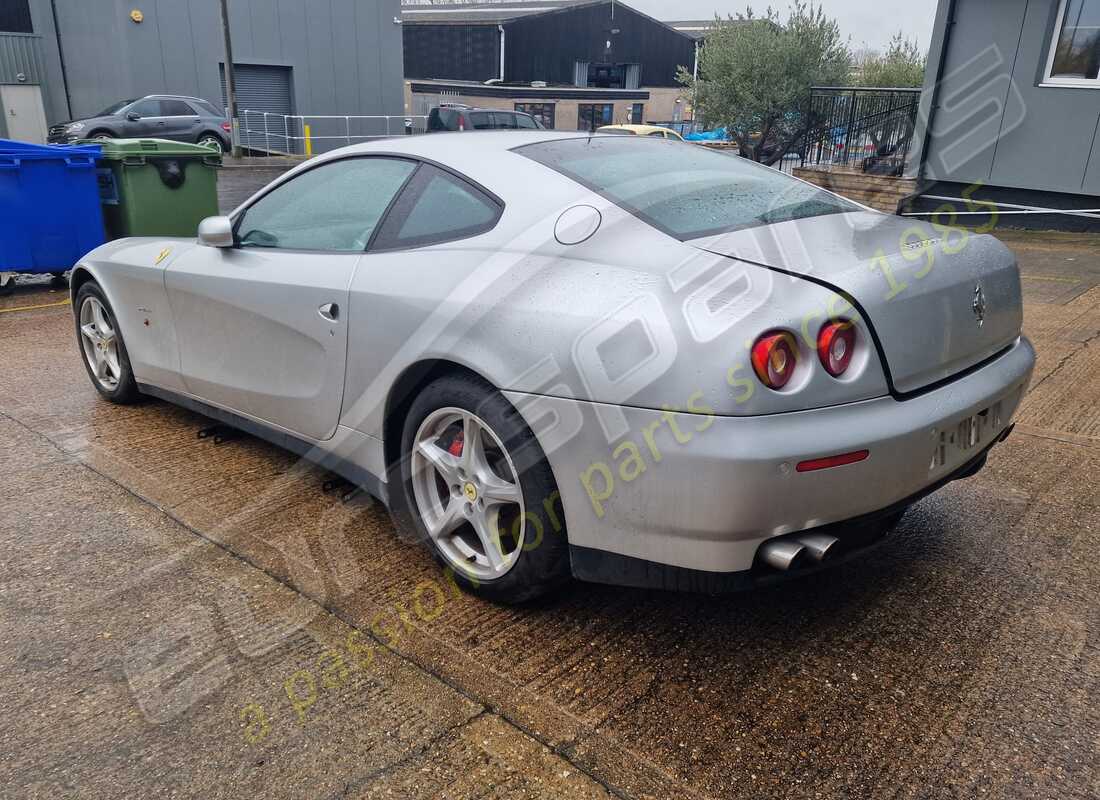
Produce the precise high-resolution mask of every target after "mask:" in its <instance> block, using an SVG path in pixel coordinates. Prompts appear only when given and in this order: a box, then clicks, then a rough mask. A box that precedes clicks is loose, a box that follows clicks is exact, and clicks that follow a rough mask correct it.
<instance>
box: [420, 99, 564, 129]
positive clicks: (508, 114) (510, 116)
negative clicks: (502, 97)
mask: <svg viewBox="0 0 1100 800" xmlns="http://www.w3.org/2000/svg"><path fill="white" fill-rule="evenodd" d="M544 127H545V126H544V125H543V124H542V123H541V122H539V121H538V120H537V119H535V118H534V117H532V116H531V115H530V114H525V113H523V112H522V111H502V110H500V109H498V108H471V107H470V106H463V105H458V104H457V103H456V104H454V105H444V106H437V107H435V108H433V109H432V110H431V111H429V112H428V133H432V132H438V131H488V130H501V129H507V130H515V129H517V128H518V129H520V130H536V129H542V128H544Z"/></svg>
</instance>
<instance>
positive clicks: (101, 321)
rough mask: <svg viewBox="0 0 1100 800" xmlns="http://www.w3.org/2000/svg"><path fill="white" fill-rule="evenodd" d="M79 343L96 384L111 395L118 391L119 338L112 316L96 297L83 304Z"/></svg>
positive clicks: (120, 369) (119, 375)
mask: <svg viewBox="0 0 1100 800" xmlns="http://www.w3.org/2000/svg"><path fill="white" fill-rule="evenodd" d="M80 343H81V345H82V347H83V350H84V358H85V360H86V361H87V362H88V367H89V368H90V369H91V371H92V375H94V376H95V379H96V382H98V383H99V385H100V386H102V387H103V388H104V389H105V390H106V391H108V392H112V391H114V390H115V389H116V388H118V382H119V381H120V380H121V379H122V366H121V364H120V362H119V358H118V334H117V333H116V332H115V323H114V320H113V319H112V318H111V313H110V312H109V311H108V310H107V309H106V307H104V305H103V303H101V302H100V301H99V299H98V298H96V297H85V298H84V302H83V303H81V304H80Z"/></svg>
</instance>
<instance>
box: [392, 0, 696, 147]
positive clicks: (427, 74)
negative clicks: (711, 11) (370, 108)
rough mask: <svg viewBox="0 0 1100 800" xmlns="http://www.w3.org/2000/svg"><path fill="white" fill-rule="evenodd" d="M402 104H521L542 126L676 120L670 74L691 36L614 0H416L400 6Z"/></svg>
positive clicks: (692, 56)
mask: <svg viewBox="0 0 1100 800" xmlns="http://www.w3.org/2000/svg"><path fill="white" fill-rule="evenodd" d="M401 22H402V26H401V27H402V29H403V41H404V64H405V79H406V104H407V106H406V107H407V110H408V112H409V113H411V114H424V113H427V110H428V109H430V108H431V107H432V106H434V105H438V104H439V103H440V102H464V103H467V104H469V105H479V106H484V107H488V108H502V109H514V110H518V111H526V112H528V113H531V114H534V115H535V116H537V117H539V118H540V119H541V120H542V121H543V124H545V125H546V126H547V127H550V128H558V129H563V130H594V129H595V128H597V127H599V126H600V125H607V124H610V123H612V122H615V123H621V122H635V123H641V122H681V121H683V120H685V119H690V116H691V112H690V109H689V108H688V104H687V103H686V102H685V100H684V98H683V97H682V92H681V89H680V87H679V84H678V83H677V81H676V73H677V70H678V68H680V67H683V68H685V69H687V70H689V71H691V70H694V69H695V65H696V56H697V53H696V47H697V44H698V40H697V37H696V36H693V35H692V34H691V33H689V32H685V31H681V30H677V29H676V28H674V27H672V26H670V25H668V24H666V23H664V22H660V21H659V20H656V19H653V18H652V17H649V16H647V15H645V14H642V13H640V12H638V11H636V10H634V9H632V8H630V7H629V6H627V5H624V4H623V3H622V2H620V0H545V2H543V1H541V0H540V2H537V3H526V4H524V3H518V2H509V3H463V4H424V3H418V2H416V0H406V2H405V3H404V4H403V5H402V8H401Z"/></svg>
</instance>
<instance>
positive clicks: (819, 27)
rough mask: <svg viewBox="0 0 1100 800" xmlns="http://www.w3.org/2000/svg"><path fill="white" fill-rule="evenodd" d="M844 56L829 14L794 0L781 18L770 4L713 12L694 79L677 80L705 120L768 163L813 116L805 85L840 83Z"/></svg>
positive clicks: (682, 75)
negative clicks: (718, 14) (759, 8)
mask: <svg viewBox="0 0 1100 800" xmlns="http://www.w3.org/2000/svg"><path fill="white" fill-rule="evenodd" d="M851 66H852V56H851V53H850V51H849V50H848V45H847V43H846V42H845V41H844V40H843V39H842V38H841V36H840V27H839V26H838V25H837V22H836V20H834V19H832V18H830V17H827V16H825V12H824V11H823V10H822V8H821V7H820V6H818V5H815V4H814V3H812V2H806V1H805V0H796V2H795V3H794V4H793V5H792V6H791V7H790V9H789V11H788V14H787V17H786V19H783V18H781V17H780V15H779V14H778V13H777V12H776V11H774V10H773V9H772V8H770V7H769V8H768V9H767V10H766V11H765V12H764V14H763V16H757V15H756V14H755V13H754V12H753V10H752V8H751V7H750V8H747V9H746V10H745V12H744V13H739V14H737V15H736V16H730V17H728V18H726V19H721V18H717V17H716V18H715V22H714V28H713V29H711V31H709V32H708V33H707V36H706V40H705V43H704V45H703V47H702V48H701V52H700V56H699V78H698V80H695V79H693V76H692V75H691V73H690V72H688V71H687V70H685V69H681V70H680V72H679V76H678V78H679V81H680V83H681V85H683V86H684V87H685V89H686V93H687V94H688V95H690V96H691V97H692V98H693V100H694V104H695V107H696V109H697V110H698V112H699V113H701V115H702V117H703V118H705V119H706V121H707V124H708V126H711V127H719V126H725V127H726V129H727V130H728V131H729V133H730V136H731V137H732V138H733V139H734V140H735V141H736V142H737V143H738V144H739V145H740V146H741V150H742V152H744V153H746V154H748V155H749V156H750V157H752V158H753V159H754V160H756V161H761V162H763V163H765V164H773V163H775V162H776V161H778V160H779V159H780V158H782V157H783V154H784V153H786V152H788V150H790V149H791V148H792V147H794V146H795V145H796V144H797V143H798V141H799V140H800V139H801V138H802V137H803V136H804V135H805V134H806V132H807V130H809V129H810V128H811V127H812V126H813V124H814V121H813V119H812V115H811V113H810V108H809V100H810V87H811V86H815V85H828V86H841V85H844V84H846V83H847V82H848V76H849V73H850V72H851Z"/></svg>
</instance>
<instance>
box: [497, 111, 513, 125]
mask: <svg viewBox="0 0 1100 800" xmlns="http://www.w3.org/2000/svg"><path fill="white" fill-rule="evenodd" d="M493 127H494V128H515V127H516V115H515V114H513V113H512V112H510V111H494V112H493Z"/></svg>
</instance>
